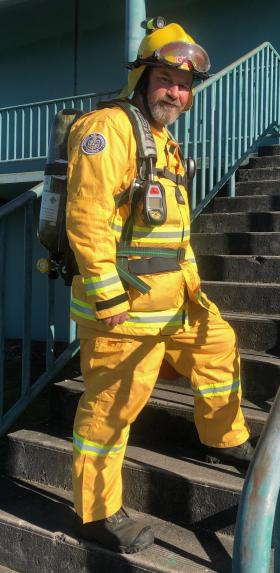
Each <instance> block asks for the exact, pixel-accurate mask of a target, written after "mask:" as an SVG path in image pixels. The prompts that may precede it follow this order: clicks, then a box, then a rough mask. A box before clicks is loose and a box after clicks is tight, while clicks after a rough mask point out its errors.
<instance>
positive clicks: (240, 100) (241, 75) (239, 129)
mask: <svg viewBox="0 0 280 573" xmlns="http://www.w3.org/2000/svg"><path fill="white" fill-rule="evenodd" d="M238 69H239V84H238V88H239V89H238V92H239V98H238V145H237V158H238V159H240V157H241V149H242V120H243V105H242V95H243V66H242V64H240V66H239V67H238Z"/></svg>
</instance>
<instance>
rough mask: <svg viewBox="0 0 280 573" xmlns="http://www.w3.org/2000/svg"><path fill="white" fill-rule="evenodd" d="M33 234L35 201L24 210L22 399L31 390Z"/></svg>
mask: <svg viewBox="0 0 280 573" xmlns="http://www.w3.org/2000/svg"><path fill="white" fill-rule="evenodd" d="M32 234H33V201H32V202H31V201H29V203H28V204H27V205H26V206H25V208H24V287H23V337H22V378H21V397H23V396H26V395H27V394H28V392H29V388H30V355H31V323H32V242H33V241H32V240H33V237H32Z"/></svg>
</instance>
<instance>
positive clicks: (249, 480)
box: [232, 389, 280, 573]
mask: <svg viewBox="0 0 280 573" xmlns="http://www.w3.org/2000/svg"><path fill="white" fill-rule="evenodd" d="M279 409H280V389H279V390H278V392H277V395H276V398H275V401H274V404H273V406H272V409H271V412H270V415H269V418H268V421H267V423H266V426H265V428H264V430H263V432H262V435H261V437H260V439H259V443H258V446H257V449H256V452H255V456H254V459H253V461H252V462H251V465H250V467H249V470H248V473H247V477H246V480H245V484H244V487H243V492H242V495H241V500H240V504H239V510H238V516H237V523H236V529H235V540H234V551H233V569H232V572H233V573H256V572H258V573H269V570H270V549H271V538H272V528H273V522H274V516H275V510H276V504H277V499H278V493H279V473H280V441H279V432H280V416H279ZM277 517H279V507H278V511H277ZM278 531H279V530H278ZM276 553H277V560H278V557H279V554H278V546H277V551H276Z"/></svg>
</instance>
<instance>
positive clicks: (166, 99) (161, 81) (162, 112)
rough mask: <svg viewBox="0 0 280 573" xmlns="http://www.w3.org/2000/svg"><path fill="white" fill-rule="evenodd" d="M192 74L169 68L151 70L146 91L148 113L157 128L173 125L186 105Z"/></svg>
mask: <svg viewBox="0 0 280 573" xmlns="http://www.w3.org/2000/svg"><path fill="white" fill-rule="evenodd" d="M192 81H193V74H192V72H188V71H186V70H178V69H170V68H167V67H166V68H151V70H150V75H149V83H148V90H147V100H148V105H149V109H150V113H151V116H152V118H153V119H154V121H155V123H156V124H157V125H158V126H161V127H162V126H164V125H169V124H170V123H173V122H174V121H175V120H176V119H177V117H178V116H179V115H180V113H182V112H183V111H184V109H185V107H186V105H187V103H188V99H189V97H190V91H191V86H192Z"/></svg>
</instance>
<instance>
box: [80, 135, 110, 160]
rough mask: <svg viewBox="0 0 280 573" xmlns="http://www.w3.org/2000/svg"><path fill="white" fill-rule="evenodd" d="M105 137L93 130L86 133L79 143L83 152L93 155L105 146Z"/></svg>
mask: <svg viewBox="0 0 280 573" xmlns="http://www.w3.org/2000/svg"><path fill="white" fill-rule="evenodd" d="M106 144H107V142H106V139H105V137H104V135H102V133H98V132H97V131H94V132H93V133H90V134H89V135H86V137H84V139H83V140H82V143H81V148H82V151H83V152H84V153H86V154H87V155H95V154H96V153H100V151H103V149H105V147H106Z"/></svg>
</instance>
